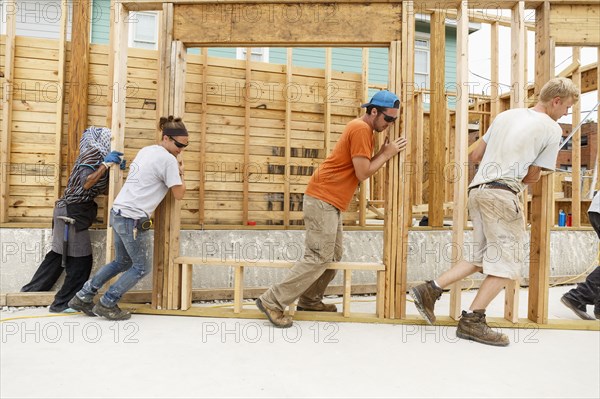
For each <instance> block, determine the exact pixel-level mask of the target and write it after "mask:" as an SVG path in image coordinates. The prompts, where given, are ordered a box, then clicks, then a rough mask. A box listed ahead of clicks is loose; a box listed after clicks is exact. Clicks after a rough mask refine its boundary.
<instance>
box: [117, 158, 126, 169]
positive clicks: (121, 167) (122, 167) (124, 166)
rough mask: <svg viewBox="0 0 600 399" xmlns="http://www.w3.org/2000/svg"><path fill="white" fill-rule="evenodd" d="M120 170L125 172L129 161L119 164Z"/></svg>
mask: <svg viewBox="0 0 600 399" xmlns="http://www.w3.org/2000/svg"><path fill="white" fill-rule="evenodd" d="M119 168H120V169H121V170H125V168H127V161H126V160H125V159H124V160H122V161H121V163H120V164H119Z"/></svg>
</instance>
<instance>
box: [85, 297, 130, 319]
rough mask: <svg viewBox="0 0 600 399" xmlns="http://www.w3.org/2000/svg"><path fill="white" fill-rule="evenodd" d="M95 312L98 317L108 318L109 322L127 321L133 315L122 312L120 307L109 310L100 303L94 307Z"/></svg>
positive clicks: (116, 306)
mask: <svg viewBox="0 0 600 399" xmlns="http://www.w3.org/2000/svg"><path fill="white" fill-rule="evenodd" d="M93 312H94V313H95V314H96V315H97V316H102V317H106V318H107V319H108V320H127V319H129V318H130V317H131V313H129V312H127V311H126V310H121V308H119V306H118V305H115V306H113V307H111V308H109V307H106V306H104V305H102V303H100V301H98V303H97V304H96V306H94V309H93Z"/></svg>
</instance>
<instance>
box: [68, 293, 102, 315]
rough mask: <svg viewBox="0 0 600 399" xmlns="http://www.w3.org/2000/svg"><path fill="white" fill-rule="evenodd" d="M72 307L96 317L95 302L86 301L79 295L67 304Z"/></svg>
mask: <svg viewBox="0 0 600 399" xmlns="http://www.w3.org/2000/svg"><path fill="white" fill-rule="evenodd" d="M67 305H68V306H69V307H70V308H71V309H73V310H76V311H78V312H83V313H85V314H86V315H88V316H91V317H96V315H95V314H94V311H93V308H94V302H85V301H83V300H82V299H81V298H79V297H78V296H77V295H75V296H73V298H71V300H70V301H69V303H68V304H67Z"/></svg>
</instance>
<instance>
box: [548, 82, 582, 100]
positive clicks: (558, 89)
mask: <svg viewBox="0 0 600 399" xmlns="http://www.w3.org/2000/svg"><path fill="white" fill-rule="evenodd" d="M554 97H560V98H561V99H565V98H569V97H570V98H572V99H573V102H577V101H579V88H578V87H577V86H575V84H574V83H573V81H572V80H571V79H567V78H553V79H550V80H549V81H548V82H546V84H545V85H544V87H542V90H541V91H540V102H542V103H547V102H549V101H552V99H553V98H554Z"/></svg>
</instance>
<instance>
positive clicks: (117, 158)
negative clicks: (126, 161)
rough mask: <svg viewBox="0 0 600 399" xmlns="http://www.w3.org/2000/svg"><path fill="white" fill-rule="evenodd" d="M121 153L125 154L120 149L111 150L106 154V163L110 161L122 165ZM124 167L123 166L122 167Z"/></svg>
mask: <svg viewBox="0 0 600 399" xmlns="http://www.w3.org/2000/svg"><path fill="white" fill-rule="evenodd" d="M121 155H123V153H122V152H119V151H111V152H109V153H108V155H106V156H105V157H104V162H103V163H104V164H110V163H114V164H116V165H120V164H121V162H122V161H121ZM106 166H111V165H106ZM121 169H122V168H121Z"/></svg>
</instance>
